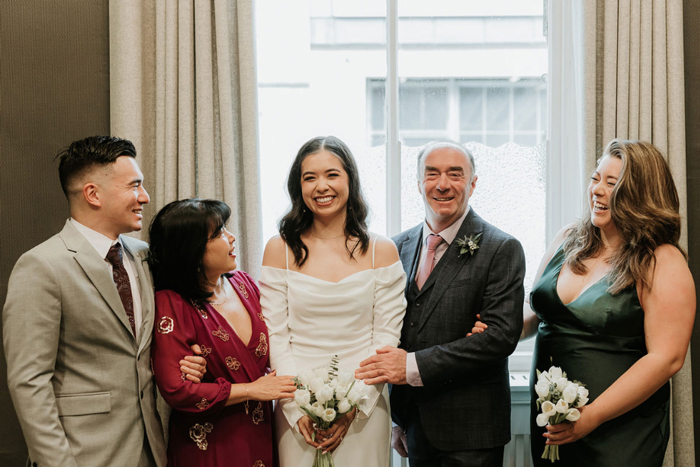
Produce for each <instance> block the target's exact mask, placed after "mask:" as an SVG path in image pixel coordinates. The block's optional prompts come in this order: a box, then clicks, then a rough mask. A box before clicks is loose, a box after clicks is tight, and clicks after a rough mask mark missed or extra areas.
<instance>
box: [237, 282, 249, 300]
mask: <svg viewBox="0 0 700 467" xmlns="http://www.w3.org/2000/svg"><path fill="white" fill-rule="evenodd" d="M238 290H240V291H241V295H243V298H248V290H246V288H245V284H244V283H243V282H239V283H238Z"/></svg>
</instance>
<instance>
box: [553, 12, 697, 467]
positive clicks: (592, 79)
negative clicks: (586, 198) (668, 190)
mask: <svg viewBox="0 0 700 467" xmlns="http://www.w3.org/2000/svg"><path fill="white" fill-rule="evenodd" d="M549 2H550V5H549V7H548V12H549V24H550V26H549V27H550V32H551V29H552V28H555V29H556V27H559V28H562V29H563V30H565V31H566V30H567V28H569V33H568V35H567V34H566V33H563V34H562V36H563V37H564V39H567V38H568V40H570V41H571V43H570V44H569V49H568V50H571V51H572V52H573V54H574V55H573V56H568V57H567V58H566V60H560V62H563V63H564V64H563V65H559V66H562V67H566V66H567V65H566V63H567V62H568V63H569V68H568V69H569V73H568V74H567V73H566V72H560V73H558V74H552V73H550V78H553V79H554V81H555V82H554V83H552V86H551V87H552V90H553V96H551V97H552V99H551V100H552V101H553V104H550V105H554V106H560V107H562V108H564V109H565V110H562V109H561V108H560V109H559V112H560V115H566V113H567V112H568V113H569V114H570V115H578V114H577V113H576V111H575V109H574V110H572V109H570V108H567V106H570V105H576V106H579V107H580V108H581V109H582V113H583V118H582V119H581V121H580V122H578V124H577V125H576V127H575V128H573V129H570V130H571V131H572V133H571V134H570V135H567V136H568V137H569V138H571V139H572V140H573V141H574V142H575V144H574V145H573V146H574V147H573V149H572V150H571V151H569V152H568V153H566V152H564V151H561V149H562V146H554V148H552V147H550V156H549V157H550V159H551V158H556V157H566V158H573V161H570V162H569V165H570V166H572V167H575V166H577V165H578V166H579V167H582V168H583V169H584V173H583V174H584V175H586V174H588V173H590V172H591V171H592V170H593V169H594V167H595V164H596V159H597V158H598V157H599V156H600V155H601V152H602V150H603V148H604V147H605V145H606V144H607V143H608V141H610V140H611V139H613V138H626V139H641V140H645V141H651V142H652V143H653V144H655V145H656V146H657V147H659V149H661V151H662V152H663V153H664V154H665V155H666V157H667V160H668V162H669V164H670V166H671V170H672V172H673V176H674V179H675V182H676V186H677V187H678V191H679V195H680V198H681V215H682V216H683V219H684V220H685V219H687V215H686V212H687V193H686V191H687V190H686V170H685V161H686V154H685V107H684V82H683V10H682V6H683V5H682V0H598V1H592V0H573V1H571V2H570V0H549ZM569 2H570V3H569ZM552 13H554V14H552ZM553 21H559V22H560V23H559V24H558V25H553V24H552V22H553ZM581 27H582V30H581V29H580V28H581ZM577 31H578V32H577ZM551 39H552V37H551V35H550V40H551ZM551 50H552V45H551V44H550V51H551ZM555 51H556V49H555ZM576 54H580V55H576ZM562 56H565V54H564V55H562ZM550 57H551V55H550ZM565 71H566V69H565ZM567 79H568V80H569V81H567ZM580 90H581V91H582V92H579V91H580ZM567 93H568V94H567ZM576 93H578V94H576ZM555 108H556V107H555ZM556 130H557V128H554V131H556ZM552 149H554V151H555V152H554V153H551V152H552ZM557 151H558V152H557ZM576 179H577V177H576V176H575V175H574V178H572V180H576ZM572 185H573V184H572ZM681 244H682V245H683V246H684V247H686V248H687V227H686V223H685V222H684V223H683V234H682V237H681ZM671 401H672V409H671V423H672V424H671V436H672V437H671V442H670V443H669V447H668V451H667V455H666V460H665V462H664V465H665V466H691V465H695V450H694V436H693V411H692V406H693V405H692V381H691V362H690V352H689V353H688V355H687V357H686V361H685V366H684V367H683V369H682V370H681V371H680V372H679V373H678V374H677V375H676V376H675V377H674V378H673V380H672V399H671Z"/></svg>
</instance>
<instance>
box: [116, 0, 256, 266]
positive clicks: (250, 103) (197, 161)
mask: <svg viewBox="0 0 700 467" xmlns="http://www.w3.org/2000/svg"><path fill="white" fill-rule="evenodd" d="M253 24H254V22H253V3H252V0H238V1H235V2H231V1H228V0H197V1H194V0H120V1H111V2H110V6H109V26H110V31H109V41H110V101H111V102H110V110H111V115H110V117H111V131H112V134H113V135H116V136H120V137H124V138H127V139H130V140H132V141H133V142H134V144H135V145H136V148H137V151H138V154H139V156H138V159H137V160H138V161H139V163H140V164H141V168H142V171H143V172H144V175H145V184H146V185H145V186H146V189H147V190H148V191H149V193H150V195H151V203H150V205H149V206H147V208H146V209H145V216H144V218H145V222H144V225H148V221H149V220H150V219H151V218H152V217H153V215H154V214H155V213H156V212H157V210H158V209H160V208H161V207H163V206H164V205H165V204H167V203H169V202H170V201H173V200H176V199H183V198H191V197H200V198H216V199H220V200H222V201H224V202H226V203H227V204H228V205H229V206H230V207H231V211H232V216H231V221H230V228H231V230H232V231H233V233H234V234H235V235H236V242H237V245H238V246H239V248H238V251H239V252H242V254H240V255H239V268H240V269H243V270H245V271H247V272H249V273H251V274H252V275H253V276H254V277H257V276H258V273H259V268H260V263H261V259H262V221H261V205H260V189H259V177H260V175H259V169H258V167H259V164H258V126H257V125H258V124H257V121H258V115H257V113H258V112H257V80H256V75H255V47H254V33H253ZM142 236H143V237H144V238H145V235H142Z"/></svg>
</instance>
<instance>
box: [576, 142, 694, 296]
mask: <svg viewBox="0 0 700 467" xmlns="http://www.w3.org/2000/svg"><path fill="white" fill-rule="evenodd" d="M605 156H609V157H617V158H618V159H620V160H621V161H622V168H621V169H620V177H619V178H618V180H617V183H616V184H615V188H613V191H612V195H611V197H610V216H611V218H612V221H613V222H614V223H615V227H617V229H618V231H619V232H620V237H621V238H622V245H621V246H620V248H619V250H618V251H617V253H615V255H613V257H612V258H611V259H610V264H611V265H612V271H611V273H610V277H611V278H612V283H611V285H610V287H609V288H608V292H610V293H611V294H616V293H619V292H621V291H622V290H624V289H626V288H627V287H632V286H634V285H636V284H641V285H642V286H643V287H644V288H647V289H651V287H652V284H651V282H650V279H649V278H650V277H652V275H651V274H649V273H650V272H651V271H653V270H654V268H655V267H656V258H655V256H654V252H655V251H656V249H657V248H658V247H659V246H661V245H664V244H667V243H668V244H670V245H673V246H675V247H676V248H678V250H679V251H680V252H681V253H683V256H685V257H686V259H687V255H686V253H685V251H684V250H683V249H682V248H681V247H680V245H679V244H678V240H679V239H680V236H681V216H680V214H679V206H680V203H679V199H678V191H676V185H675V183H674V182H673V177H672V175H671V169H670V168H669V166H668V163H667V162H666V159H664V157H663V155H661V152H660V151H659V150H658V149H657V148H656V147H655V146H654V145H652V144H651V143H646V142H644V141H625V140H619V139H614V140H612V141H610V143H609V144H608V146H607V147H606V148H605V150H604V151H603V157H605ZM601 159H602V157H601ZM598 162H600V160H599V161H598ZM602 247H603V241H602V239H601V236H600V229H599V228H598V227H596V226H594V225H593V223H592V222H591V208H590V203H586V212H585V215H584V217H583V218H582V219H581V220H579V222H578V223H577V224H576V226H575V227H574V228H573V229H572V230H571V231H570V232H569V234H568V236H567V237H566V239H565V241H564V245H563V249H564V252H565V254H566V260H565V261H566V264H567V266H569V267H570V268H571V270H572V271H573V272H574V273H575V274H579V275H581V274H585V272H586V267H585V266H584V264H583V261H584V260H586V259H587V258H592V257H595V256H596V255H597V254H598V253H599V252H600V251H601V249H602Z"/></svg>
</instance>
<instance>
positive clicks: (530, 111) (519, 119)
mask: <svg viewBox="0 0 700 467" xmlns="http://www.w3.org/2000/svg"><path fill="white" fill-rule="evenodd" d="M513 128H514V129H515V131H518V130H533V131H534V130H536V129H537V91H536V90H534V89H532V88H530V89H528V88H515V89H514V90H513Z"/></svg>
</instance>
